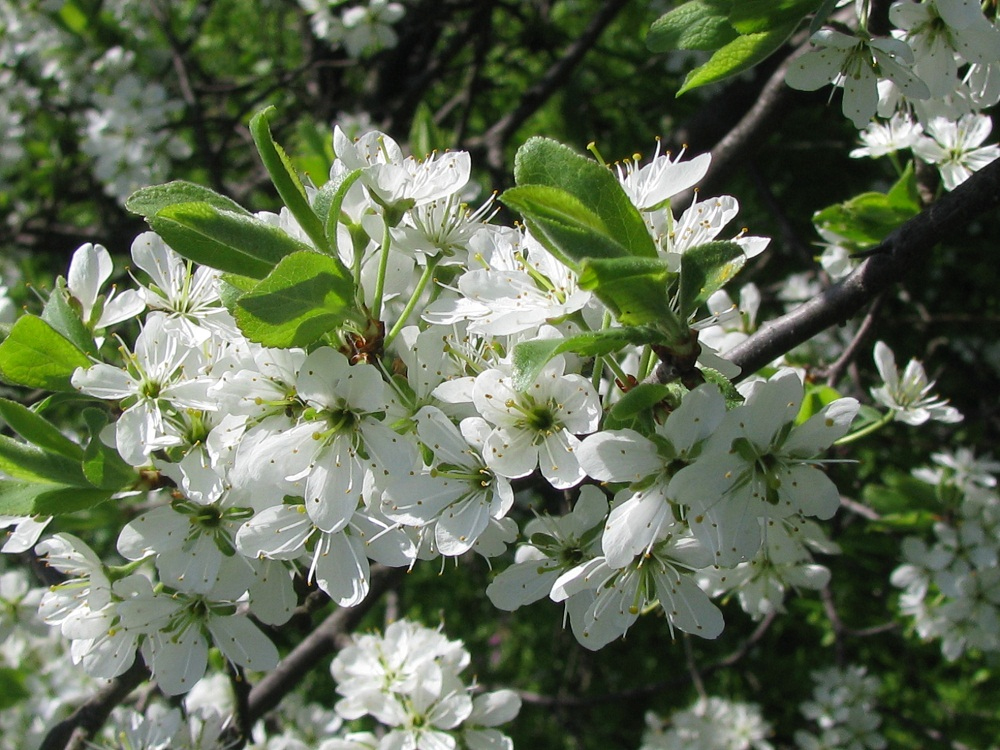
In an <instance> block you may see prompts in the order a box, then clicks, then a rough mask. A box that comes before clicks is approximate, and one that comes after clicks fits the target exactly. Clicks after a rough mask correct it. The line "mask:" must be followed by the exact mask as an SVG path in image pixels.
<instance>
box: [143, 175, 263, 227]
mask: <svg viewBox="0 0 1000 750" xmlns="http://www.w3.org/2000/svg"><path fill="white" fill-rule="evenodd" d="M178 203H207V204H208V205H210V206H215V208H218V209H221V210H222V211H229V212H231V213H234V214H242V215H243V216H250V215H251V214H250V212H249V211H247V210H246V209H245V208H243V206H241V205H240V204H239V203H237V202H236V201H234V200H233V199H232V198H227V197H226V196H224V195H221V194H220V193H217V192H215V191H214V190H212V189H210V188H207V187H202V186H201V185H196V184H194V183H193V182H185V181H184V180H175V181H174V182H167V183H165V184H163V185H152V186H150V187H145V188H142V189H141V190H137V191H136V192H134V193H132V195H131V196H129V198H128V200H126V201H125V208H127V209H128V210H129V211H131V212H132V213H134V214H138V215H139V216H143V217H145V218H146V219H150V218H152V217H153V216H156V214H158V213H159V212H160V211H162V210H163V209H164V208H166V207H167V206H175V205H177V204H178Z"/></svg>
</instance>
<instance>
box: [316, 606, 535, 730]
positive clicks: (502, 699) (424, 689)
mask: <svg viewBox="0 0 1000 750" xmlns="http://www.w3.org/2000/svg"><path fill="white" fill-rule="evenodd" d="M468 664H469V652H468V651H466V650H465V648H464V647H463V645H462V642H461V641H449V640H448V639H447V638H446V637H445V636H444V635H443V634H442V633H441V632H440V631H439V630H433V629H431V628H427V627H424V626H422V625H420V624H418V623H414V622H408V621H406V620H399V621H397V622H394V623H392V624H391V625H389V627H387V628H386V630H385V633H384V634H383V635H374V634H373V635H362V636H356V637H355V638H354V642H353V643H352V644H351V645H350V646H348V647H347V648H345V649H343V650H342V651H341V652H340V653H339V654H337V657H336V658H335V659H334V660H333V663H332V664H331V665H330V671H331V672H332V673H333V678H334V679H335V680H336V681H337V692H338V693H340V694H341V695H343V696H344V697H343V698H342V699H341V700H339V701H338V702H337V705H336V711H337V713H338V714H339V715H340V716H342V717H343V718H345V719H359V718H361V717H362V716H366V715H370V716H372V717H374V718H375V720H376V721H378V722H380V723H381V724H383V725H385V726H386V727H388V728H389V731H388V732H386V733H385V734H384V735H382V736H381V738H380V739H376V737H375V735H362V734H357V735H353V736H351V737H349V739H350V740H351V741H352V742H355V743H357V744H356V745H352V746H351V747H354V746H356V747H358V748H362V747H364V748H372V750H392V749H393V748H423V747H427V748H439V749H440V750H455V748H456V747H470V748H477V750H511V748H513V744H512V743H511V741H510V738H509V737H507V736H506V735H504V734H503V733H502V732H501V731H500V730H498V729H496V728H495V727H497V726H499V725H500V724H505V723H507V722H508V721H511V720H512V719H513V718H514V717H515V716H517V714H518V711H520V709H521V699H520V698H519V697H518V696H517V694H516V693H514V692H513V691H511V690H497V691H493V692H489V693H479V694H477V695H475V696H473V689H474V685H468V684H466V683H465V681H464V680H463V679H462V677H461V674H460V673H461V672H462V671H463V670H464V669H465V668H466V667H467V666H468Z"/></svg>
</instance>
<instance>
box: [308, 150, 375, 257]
mask: <svg viewBox="0 0 1000 750" xmlns="http://www.w3.org/2000/svg"><path fill="white" fill-rule="evenodd" d="M362 171H363V170H361V169H355V170H353V171H352V172H347V173H345V174H342V175H340V176H339V177H337V178H335V179H333V180H330V181H329V182H328V183H326V184H325V185H324V186H323V188H322V190H320V191H319V193H317V194H316V198H315V199H314V201H313V208H315V210H316V214H317V216H319V217H320V220H321V221H322V222H323V225H324V226H323V231H324V232H325V233H326V241H327V242H328V243H329V246H330V247H331V248H336V247H337V225H338V224H339V223H340V219H341V216H340V207H341V206H342V205H344V198H346V197H347V191H348V190H350V189H351V186H352V185H353V184H354V183H355V182H357V181H358V180H359V179H360V178H361V173H362Z"/></svg>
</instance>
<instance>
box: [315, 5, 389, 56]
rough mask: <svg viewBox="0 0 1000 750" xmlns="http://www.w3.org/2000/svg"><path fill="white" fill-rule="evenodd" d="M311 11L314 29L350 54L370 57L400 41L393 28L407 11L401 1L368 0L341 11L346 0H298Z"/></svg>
mask: <svg viewBox="0 0 1000 750" xmlns="http://www.w3.org/2000/svg"><path fill="white" fill-rule="evenodd" d="M299 5H300V6H302V10H304V11H305V12H306V13H308V14H309V21H310V25H311V26H312V30H313V33H314V34H315V35H316V37H317V38H319V39H325V40H326V41H327V42H329V43H330V44H331V45H332V46H334V47H343V48H344V51H345V52H346V53H347V54H348V56H350V57H351V58H353V59H355V60H357V59H360V58H364V57H369V56H371V55H373V54H375V53H376V52H379V51H380V50H384V49H392V48H393V47H395V46H396V43H397V42H398V39H397V36H396V32H395V30H394V29H393V28H392V27H393V25H394V24H396V23H397V22H399V21H400V20H401V19H402V18H403V16H404V15H406V8H405V7H404V6H403V5H402V4H401V3H394V2H389V0H366V2H364V3H361V4H359V5H352V6H349V7H346V8H344V9H343V10H341V11H339V14H338V10H337V9H338V7H339V6H342V5H344V0H299Z"/></svg>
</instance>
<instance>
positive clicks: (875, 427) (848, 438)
mask: <svg viewBox="0 0 1000 750" xmlns="http://www.w3.org/2000/svg"><path fill="white" fill-rule="evenodd" d="M895 414H896V412H895V411H893V410H891V409H890V410H889V411H888V412H886V414H885V416H883V417H882V418H881V419H880V420H878V421H877V422H872V423H871V424H870V425H868V426H867V427H862V428H861V429H860V430H858V431H857V432H852V433H851V434H849V435H844V437H842V438H840V440H836V441H834V443H833V444H834V445H848V444H849V443H853V442H854V441H855V440H860V439H861V438H863V437H868V436H869V435H871V434H872V433H873V432H878V431H879V430H881V429H882V428H883V427H885V426H886V425H887V424H889V423H890V422H891V421H892V418H893V416H894V415H895Z"/></svg>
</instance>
